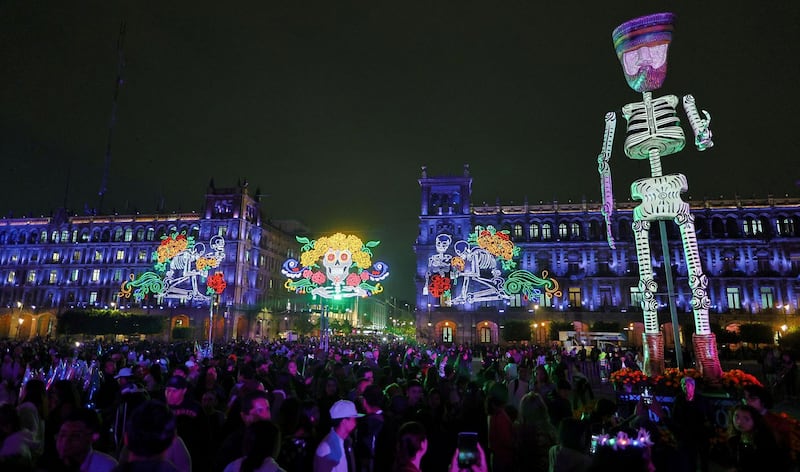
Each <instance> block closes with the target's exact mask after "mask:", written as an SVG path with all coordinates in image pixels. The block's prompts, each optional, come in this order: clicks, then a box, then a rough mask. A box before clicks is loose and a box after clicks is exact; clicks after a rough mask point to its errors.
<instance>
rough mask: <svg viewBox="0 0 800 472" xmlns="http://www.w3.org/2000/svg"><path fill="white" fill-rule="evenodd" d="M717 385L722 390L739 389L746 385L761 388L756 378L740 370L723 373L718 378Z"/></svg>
mask: <svg viewBox="0 0 800 472" xmlns="http://www.w3.org/2000/svg"><path fill="white" fill-rule="evenodd" d="M719 384H720V385H721V386H722V387H724V388H735V389H741V388H744V387H746V386H748V385H758V386H760V387H763V385H762V384H761V382H759V381H758V379H757V378H755V377H754V376H752V375H750V374H748V373H747V372H745V371H743V370H740V369H731V370H729V371H727V372H723V373H722V377H720V378H719Z"/></svg>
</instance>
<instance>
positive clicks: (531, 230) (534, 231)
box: [528, 224, 539, 239]
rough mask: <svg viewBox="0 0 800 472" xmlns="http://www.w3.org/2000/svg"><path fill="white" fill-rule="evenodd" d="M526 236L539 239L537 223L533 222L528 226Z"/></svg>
mask: <svg viewBox="0 0 800 472" xmlns="http://www.w3.org/2000/svg"><path fill="white" fill-rule="evenodd" d="M528 238H530V239H539V225H536V224H533V225H530V226H528Z"/></svg>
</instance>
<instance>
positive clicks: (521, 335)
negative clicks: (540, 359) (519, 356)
mask: <svg viewBox="0 0 800 472" xmlns="http://www.w3.org/2000/svg"><path fill="white" fill-rule="evenodd" d="M503 340H504V341H530V340H531V324H530V322H528V321H522V320H508V321H506V323H505V329H504V330H503Z"/></svg>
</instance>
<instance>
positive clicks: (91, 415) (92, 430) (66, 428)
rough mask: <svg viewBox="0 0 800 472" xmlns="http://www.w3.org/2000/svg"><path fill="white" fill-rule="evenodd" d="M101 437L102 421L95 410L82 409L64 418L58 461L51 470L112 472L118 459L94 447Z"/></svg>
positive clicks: (58, 438)
mask: <svg viewBox="0 0 800 472" xmlns="http://www.w3.org/2000/svg"><path fill="white" fill-rule="evenodd" d="M99 437H100V418H99V417H98V415H97V413H96V412H95V411H94V410H90V409H88V408H80V407H78V408H75V409H74V410H72V411H70V412H69V413H68V414H66V415H65V416H64V417H63V421H62V422H61V425H60V428H59V430H58V434H57V435H56V449H57V451H58V461H57V462H54V463H53V465H54V466H53V467H48V470H51V471H56V470H79V471H80V472H110V471H111V470H113V469H114V468H115V467H116V466H117V460H116V459H115V458H114V457H112V456H110V455H108V454H105V453H103V452H100V451H96V450H95V449H94V448H93V447H92V445H93V444H94V443H95V442H96V441H97V439H99ZM56 464H57V466H55V465H56Z"/></svg>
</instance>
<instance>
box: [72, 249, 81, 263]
mask: <svg viewBox="0 0 800 472" xmlns="http://www.w3.org/2000/svg"><path fill="white" fill-rule="evenodd" d="M80 260H81V251H80V250H75V251H72V262H80Z"/></svg>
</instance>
